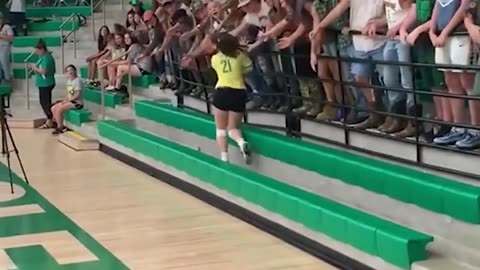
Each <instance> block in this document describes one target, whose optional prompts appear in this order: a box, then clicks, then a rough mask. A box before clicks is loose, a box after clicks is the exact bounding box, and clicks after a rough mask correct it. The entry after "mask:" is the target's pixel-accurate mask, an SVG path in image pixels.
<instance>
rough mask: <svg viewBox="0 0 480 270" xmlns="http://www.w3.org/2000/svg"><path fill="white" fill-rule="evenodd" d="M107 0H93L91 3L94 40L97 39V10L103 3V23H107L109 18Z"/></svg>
mask: <svg viewBox="0 0 480 270" xmlns="http://www.w3.org/2000/svg"><path fill="white" fill-rule="evenodd" d="M105 1H106V0H99V1H98V2H97V3H96V4H94V3H93V0H92V3H91V4H90V8H91V13H92V36H93V40H95V41H96V40H97V35H96V31H95V10H96V9H97V8H98V7H99V6H100V5H102V15H103V24H104V25H105V24H107V18H106V17H105ZM121 1H122V3H123V0H121ZM122 10H123V9H122Z"/></svg>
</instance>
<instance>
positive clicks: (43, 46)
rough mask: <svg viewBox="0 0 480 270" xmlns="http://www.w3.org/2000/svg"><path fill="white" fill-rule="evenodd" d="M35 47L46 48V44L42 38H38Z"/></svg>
mask: <svg viewBox="0 0 480 270" xmlns="http://www.w3.org/2000/svg"><path fill="white" fill-rule="evenodd" d="M35 49H44V50H46V49H47V44H46V43H45V41H44V40H43V39H39V40H38V42H37V45H35Z"/></svg>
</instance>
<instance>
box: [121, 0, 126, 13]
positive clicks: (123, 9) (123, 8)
mask: <svg viewBox="0 0 480 270" xmlns="http://www.w3.org/2000/svg"><path fill="white" fill-rule="evenodd" d="M120 5H121V6H122V13H123V12H124V11H125V5H124V3H123V0H120Z"/></svg>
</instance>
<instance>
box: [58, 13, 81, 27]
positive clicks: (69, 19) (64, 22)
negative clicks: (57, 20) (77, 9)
mask: <svg viewBox="0 0 480 270" xmlns="http://www.w3.org/2000/svg"><path fill="white" fill-rule="evenodd" d="M76 15H77V13H73V14H72V15H70V16H68V18H67V19H65V21H63V23H62V24H60V26H59V27H58V29H62V28H63V27H64V26H65V24H67V22H69V21H71V20H72V19H73V18H74V17H75V16H76Z"/></svg>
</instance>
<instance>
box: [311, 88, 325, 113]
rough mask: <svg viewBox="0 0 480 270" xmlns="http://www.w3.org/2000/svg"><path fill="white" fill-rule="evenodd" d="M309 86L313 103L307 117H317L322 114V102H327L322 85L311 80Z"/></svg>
mask: <svg viewBox="0 0 480 270" xmlns="http://www.w3.org/2000/svg"><path fill="white" fill-rule="evenodd" d="M308 84H309V86H310V87H309V88H310V96H311V98H312V100H313V101H312V107H311V108H310V110H309V111H307V116H310V117H316V116H317V115H318V114H319V113H320V112H321V107H322V105H321V103H322V100H325V93H324V92H323V90H322V88H320V84H319V83H317V82H316V81H315V80H310V81H309V82H308Z"/></svg>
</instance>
